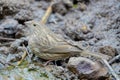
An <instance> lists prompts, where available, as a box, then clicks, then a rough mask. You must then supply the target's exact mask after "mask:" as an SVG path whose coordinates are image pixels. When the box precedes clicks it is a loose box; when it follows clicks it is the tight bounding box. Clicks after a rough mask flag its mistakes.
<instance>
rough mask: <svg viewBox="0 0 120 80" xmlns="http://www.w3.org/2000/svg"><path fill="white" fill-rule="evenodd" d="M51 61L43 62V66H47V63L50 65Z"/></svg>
mask: <svg viewBox="0 0 120 80" xmlns="http://www.w3.org/2000/svg"><path fill="white" fill-rule="evenodd" d="M51 61H53V60H48V61H47V62H45V63H44V66H47V65H48V63H50V62H51Z"/></svg>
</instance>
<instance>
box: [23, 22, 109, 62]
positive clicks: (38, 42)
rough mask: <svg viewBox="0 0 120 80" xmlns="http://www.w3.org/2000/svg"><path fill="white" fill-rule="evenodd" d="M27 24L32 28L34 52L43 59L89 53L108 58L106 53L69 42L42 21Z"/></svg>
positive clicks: (30, 45) (30, 41)
mask: <svg viewBox="0 0 120 80" xmlns="http://www.w3.org/2000/svg"><path fill="white" fill-rule="evenodd" d="M25 24H26V25H27V26H28V27H29V28H30V30H31V33H30V36H29V42H28V44H29V47H30V49H31V51H32V52H33V53H34V54H36V55H37V56H38V57H40V58H42V59H45V60H59V59H64V58H67V57H70V56H73V55H76V54H88V55H92V56H95V57H98V58H107V59H108V56H106V55H103V57H102V56H101V55H102V54H100V55H97V54H95V53H90V52H89V51H86V50H83V49H81V48H79V47H77V46H74V45H72V44H70V43H68V42H67V41H65V40H64V39H62V38H61V37H59V36H57V35H56V34H55V33H54V32H52V31H51V30H50V29H49V28H48V27H47V26H45V25H44V24H42V23H40V22H36V21H28V22H26V23H25Z"/></svg>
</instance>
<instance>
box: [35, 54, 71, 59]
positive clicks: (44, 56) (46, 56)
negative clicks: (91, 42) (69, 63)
mask: <svg viewBox="0 0 120 80" xmlns="http://www.w3.org/2000/svg"><path fill="white" fill-rule="evenodd" d="M36 55H37V56H38V57H40V58H42V59H45V60H61V59H65V58H68V57H70V56H71V55H70V54H67V53H63V54H49V53H39V55H38V54H36Z"/></svg>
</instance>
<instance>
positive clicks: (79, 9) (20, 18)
mask: <svg viewBox="0 0 120 80" xmlns="http://www.w3.org/2000/svg"><path fill="white" fill-rule="evenodd" d="M50 1H51V0H0V69H4V68H6V67H9V66H10V65H9V64H11V63H14V64H16V63H17V62H18V61H19V60H20V59H21V56H22V54H23V53H24V52H23V51H24V49H25V48H24V47H23V44H25V46H27V41H28V40H27V36H26V35H25V34H26V33H27V31H28V28H27V27H26V26H25V24H24V22H26V21H30V20H37V21H40V20H41V18H42V17H43V16H44V13H45V11H46V9H47V7H48V6H49V5H50ZM67 1H68V2H67ZM46 25H47V26H48V27H49V28H50V29H51V30H52V31H53V32H55V33H57V34H59V35H60V36H63V37H64V38H65V39H70V40H73V41H74V42H76V43H79V44H82V47H84V48H87V49H89V50H91V51H94V52H103V54H104V53H106V54H107V55H112V57H115V56H116V55H118V54H120V0H109V1H108V0H70V1H69V0H63V1H62V0H58V1H57V0H56V4H55V5H54V6H53V13H52V14H51V15H50V17H49V19H48V21H47V24H46ZM1 37H4V38H9V39H1ZM11 39H12V40H11ZM106 46H109V47H108V48H106ZM101 49H103V50H101ZM104 51H106V52H104ZM109 51H110V52H109ZM107 52H109V53H107ZM26 61H27V63H26ZM26 61H25V64H26V65H27V64H28V63H29V64H33V63H31V61H33V62H34V61H37V62H38V63H39V62H41V59H39V58H37V57H36V58H33V57H32V54H29V55H28V56H27V58H26ZM60 63H61V65H60V66H62V68H63V69H65V70H66V68H64V66H63V65H64V64H63V63H66V62H65V61H60ZM57 64H59V62H58V63H57ZM119 64H120V61H119V60H117V61H115V62H114V63H112V64H111V66H112V67H113V69H114V70H115V72H116V73H117V74H118V75H119V77H120V68H119ZM53 65H54V63H53ZM27 66H28V65H27ZM34 68H36V67H35V66H34ZM18 69H19V68H18ZM13 70H14V69H13ZM52 71H53V72H50V73H48V74H50V75H54V77H55V78H56V79H58V80H59V79H60V80H61V79H66V80H79V77H76V76H75V75H74V74H72V73H70V71H68V70H66V71H65V72H64V73H63V74H62V73H60V74H57V71H56V70H54V69H53V70H52ZM4 72H5V73H6V72H7V71H3V72H2V74H5V73H4ZM42 72H44V70H42ZM7 73H9V70H8V72H7ZM18 73H19V72H18ZM28 74H29V73H28ZM7 75H8V74H7ZM13 75H14V74H13ZM43 75H44V77H46V76H45V74H43ZM56 75H57V76H56ZM22 77H23V76H22ZM5 78H6V77H5ZM47 78H48V77H47ZM55 78H54V79H55ZM0 80H4V78H3V76H0ZM6 80H7V79H6ZM10 80H11V79H10ZM28 80H30V79H28ZM33 80H34V79H33ZM46 80H48V79H46ZM109 80H114V79H109Z"/></svg>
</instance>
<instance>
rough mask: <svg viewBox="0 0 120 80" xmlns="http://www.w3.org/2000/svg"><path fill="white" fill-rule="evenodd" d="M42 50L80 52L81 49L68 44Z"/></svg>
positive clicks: (49, 51) (48, 51)
mask: <svg viewBox="0 0 120 80" xmlns="http://www.w3.org/2000/svg"><path fill="white" fill-rule="evenodd" d="M43 52H44V53H45V52H46V53H58V54H60V53H76V52H77V53H78V52H81V50H79V49H78V48H76V47H73V46H70V45H57V46H54V47H52V48H49V49H46V50H44V51H43Z"/></svg>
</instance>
